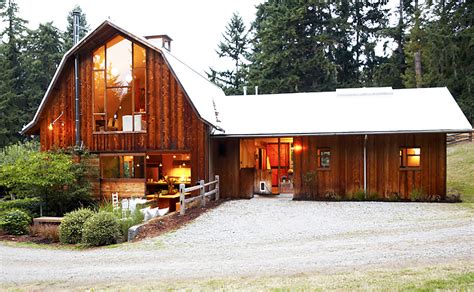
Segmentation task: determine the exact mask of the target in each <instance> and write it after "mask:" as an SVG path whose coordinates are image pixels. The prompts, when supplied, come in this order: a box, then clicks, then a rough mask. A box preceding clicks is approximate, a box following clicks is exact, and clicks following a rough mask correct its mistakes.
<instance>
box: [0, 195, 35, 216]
mask: <svg viewBox="0 0 474 292" xmlns="http://www.w3.org/2000/svg"><path fill="white" fill-rule="evenodd" d="M40 204H41V200H40V199H39V198H25V199H16V200H8V201H3V200H2V201H0V211H5V210H10V209H21V210H24V211H27V212H28V213H29V214H30V216H32V217H37V216H38V215H39V209H40Z"/></svg>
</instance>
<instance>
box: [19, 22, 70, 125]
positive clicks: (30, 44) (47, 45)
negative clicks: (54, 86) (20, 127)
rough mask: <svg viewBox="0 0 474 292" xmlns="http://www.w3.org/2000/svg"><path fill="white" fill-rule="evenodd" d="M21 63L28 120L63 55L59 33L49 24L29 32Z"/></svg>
mask: <svg viewBox="0 0 474 292" xmlns="http://www.w3.org/2000/svg"><path fill="white" fill-rule="evenodd" d="M25 47H26V50H25V53H24V54H23V63H24V64H26V66H25V76H26V78H25V90H24V94H25V95H26V98H27V101H28V106H27V107H26V108H25V111H26V117H27V119H28V120H31V119H32V118H33V115H34V113H35V111H36V109H37V108H38V105H39V103H40V102H41V99H42V97H43V95H44V93H45V92H46V90H47V88H48V86H49V83H50V82H51V79H52V78H53V75H54V73H55V71H56V68H57V66H58V65H59V62H60V61H61V58H62V55H63V44H62V34H61V32H60V31H59V30H58V29H57V28H56V27H54V26H53V24H52V23H51V22H47V23H45V24H40V25H39V27H38V29H36V30H33V31H30V32H29V34H28V36H27V37H26V41H25Z"/></svg>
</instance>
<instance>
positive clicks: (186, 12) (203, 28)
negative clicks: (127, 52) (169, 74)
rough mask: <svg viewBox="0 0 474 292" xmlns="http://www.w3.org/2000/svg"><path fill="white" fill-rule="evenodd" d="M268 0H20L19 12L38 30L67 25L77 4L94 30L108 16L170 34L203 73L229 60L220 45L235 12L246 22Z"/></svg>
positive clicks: (182, 55)
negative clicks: (218, 51)
mask: <svg viewBox="0 0 474 292" xmlns="http://www.w3.org/2000/svg"><path fill="white" fill-rule="evenodd" d="M261 2H263V0H238V1H236V0H234V1H232V0H199V1H196V0H188V1H185V0H167V1H162V0H155V1H151V0H132V1H131V0H127V1H123V0H115V1H112V0H102V1H100V0H41V1H39V0H17V3H18V6H19V10H20V11H19V16H20V17H21V18H23V19H26V20H28V21H29V24H28V27H29V28H31V29H35V28H37V27H38V25H39V24H40V23H44V22H49V21H52V22H53V24H54V25H55V26H56V27H57V28H59V29H60V30H63V31H64V30H66V27H67V20H66V18H67V14H68V13H69V11H71V10H72V9H73V8H74V6H75V5H76V4H77V5H79V6H81V8H82V11H83V12H84V13H85V14H86V19H87V22H88V24H89V25H90V28H91V29H94V28H95V27H96V26H98V25H99V24H100V23H102V22H103V21H104V20H106V19H109V20H111V21H112V22H114V23H116V24H117V25H119V26H121V27H122V28H124V29H125V30H127V31H129V32H131V33H133V34H136V35H140V36H146V35H155V34H167V35H169V36H170V37H171V38H172V39H173V42H172V43H171V52H172V54H174V55H175V56H176V57H178V58H179V59H181V60H182V61H183V62H185V63H186V64H188V65H189V66H191V67H193V68H194V69H195V70H197V71H199V72H201V73H202V74H204V71H209V70H208V68H209V67H210V66H211V67H213V68H217V69H223V68H224V67H225V66H226V65H227V64H228V63H227V62H225V61H224V60H222V59H219V58H218V56H217V54H216V52H215V50H216V48H217V45H218V43H219V42H220V41H221V40H222V33H223V32H224V31H225V27H226V25H227V24H228V22H229V21H230V18H231V17H232V14H233V13H234V12H238V13H239V14H240V15H241V16H242V18H243V19H244V22H245V24H246V26H247V28H248V27H249V26H250V23H251V21H253V19H254V18H255V13H256V8H255V6H256V5H258V4H259V3H261Z"/></svg>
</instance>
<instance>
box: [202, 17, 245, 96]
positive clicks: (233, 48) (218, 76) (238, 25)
mask: <svg viewBox="0 0 474 292" xmlns="http://www.w3.org/2000/svg"><path fill="white" fill-rule="evenodd" d="M248 34H249V32H248V31H247V28H246V27H245V24H244V21H243V20H242V17H241V16H240V15H239V14H238V13H234V14H233V15H232V18H231V20H230V22H229V24H228V25H227V27H226V31H225V33H223V34H222V37H223V38H224V40H223V41H221V42H220V43H219V45H218V49H217V51H216V53H217V55H218V56H219V58H223V57H225V58H229V59H230V60H231V62H232V63H233V64H234V68H233V69H232V70H225V71H217V70H215V69H213V68H209V69H210V70H211V72H210V73H207V75H208V78H209V79H210V80H211V81H212V82H215V83H216V84H218V85H219V86H220V87H222V89H223V90H224V92H225V93H226V94H228V95H236V94H242V92H243V91H242V86H243V85H245V81H246V76H247V66H246V64H245V62H246V60H247V58H248V48H249V44H250V40H249V37H248Z"/></svg>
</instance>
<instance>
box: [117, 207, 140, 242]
mask: <svg viewBox="0 0 474 292" xmlns="http://www.w3.org/2000/svg"><path fill="white" fill-rule="evenodd" d="M143 219H144V215H143V213H142V212H140V210H139V209H138V208H137V209H135V211H134V212H133V213H131V214H130V216H129V217H126V218H123V219H120V220H119V222H120V232H121V235H122V239H123V241H126V240H127V239H128V229H129V228H130V227H132V226H134V225H137V224H140V223H142V222H143Z"/></svg>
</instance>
